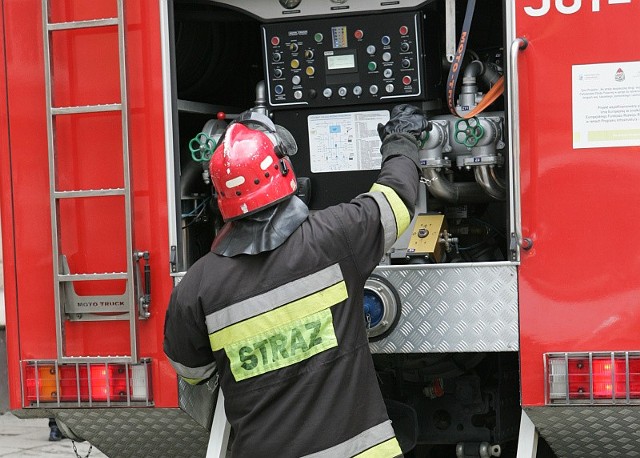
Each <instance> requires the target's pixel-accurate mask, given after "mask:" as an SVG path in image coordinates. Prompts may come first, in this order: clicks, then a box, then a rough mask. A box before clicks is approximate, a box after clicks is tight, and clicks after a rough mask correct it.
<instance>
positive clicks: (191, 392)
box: [178, 375, 218, 429]
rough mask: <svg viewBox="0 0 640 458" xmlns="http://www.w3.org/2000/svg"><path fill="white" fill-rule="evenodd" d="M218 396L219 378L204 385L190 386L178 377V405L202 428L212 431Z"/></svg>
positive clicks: (212, 379) (216, 377)
mask: <svg viewBox="0 0 640 458" xmlns="http://www.w3.org/2000/svg"><path fill="white" fill-rule="evenodd" d="M217 395H218V376H217V375H216V376H215V377H213V378H211V379H209V381H207V383H203V384H202V385H190V384H188V383H187V382H185V381H184V380H183V379H182V378H181V377H178V403H179V405H180V408H181V409H182V410H184V411H185V412H186V413H188V414H189V415H190V416H191V418H193V419H194V420H195V421H196V422H197V423H198V424H199V425H200V426H202V427H203V428H206V429H211V422H212V421H213V412H214V410H215V402H216V399H217Z"/></svg>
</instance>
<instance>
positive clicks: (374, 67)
mask: <svg viewBox="0 0 640 458" xmlns="http://www.w3.org/2000/svg"><path fill="white" fill-rule="evenodd" d="M367 67H368V68H369V71H370V72H372V71H374V70H375V69H376V68H378V64H376V63H375V62H369V65H367Z"/></svg>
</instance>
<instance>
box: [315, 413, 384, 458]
mask: <svg viewBox="0 0 640 458" xmlns="http://www.w3.org/2000/svg"><path fill="white" fill-rule="evenodd" d="M394 436H395V433H394V432H393V427H392V426H391V420H387V421H385V422H384V423H380V424H379V425H376V426H374V427H373V428H369V429H367V430H366V431H363V432H361V433H360V434H358V435H357V436H355V437H352V438H351V439H349V440H346V441H344V442H342V443H341V444H338V445H334V446H333V447H331V448H328V449H326V450H322V451H321V452H316V453H312V454H311V455H305V456H304V457H303V458H334V457H336V456H354V455H357V454H358V453H362V452H364V451H365V450H368V449H370V448H371V447H374V446H376V445H378V444H380V443H382V442H384V441H386V440H389V439H391V438H392V437H394Z"/></svg>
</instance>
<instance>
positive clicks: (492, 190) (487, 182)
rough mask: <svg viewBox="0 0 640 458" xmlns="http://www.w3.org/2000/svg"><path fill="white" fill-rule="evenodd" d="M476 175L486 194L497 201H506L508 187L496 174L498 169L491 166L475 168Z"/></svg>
mask: <svg viewBox="0 0 640 458" xmlns="http://www.w3.org/2000/svg"><path fill="white" fill-rule="evenodd" d="M473 172H474V175H475V178H476V181H477V182H478V184H479V185H480V186H481V187H482V189H483V190H484V192H486V193H487V194H489V195H490V196H491V197H493V198H494V199H497V200H505V198H506V196H507V187H506V185H505V183H504V180H503V179H502V178H500V177H499V176H498V175H497V174H496V168H495V167H492V166H490V165H479V166H476V167H474V170H473Z"/></svg>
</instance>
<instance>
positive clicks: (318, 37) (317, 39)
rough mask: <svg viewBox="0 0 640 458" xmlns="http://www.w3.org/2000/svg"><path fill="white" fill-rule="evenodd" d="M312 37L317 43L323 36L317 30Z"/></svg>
mask: <svg viewBox="0 0 640 458" xmlns="http://www.w3.org/2000/svg"><path fill="white" fill-rule="evenodd" d="M313 38H314V39H315V40H316V41H317V42H318V43H320V42H321V41H322V39H323V38H324V37H323V36H322V34H321V33H320V32H318V33H316V34H315V35H314V36H313Z"/></svg>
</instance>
